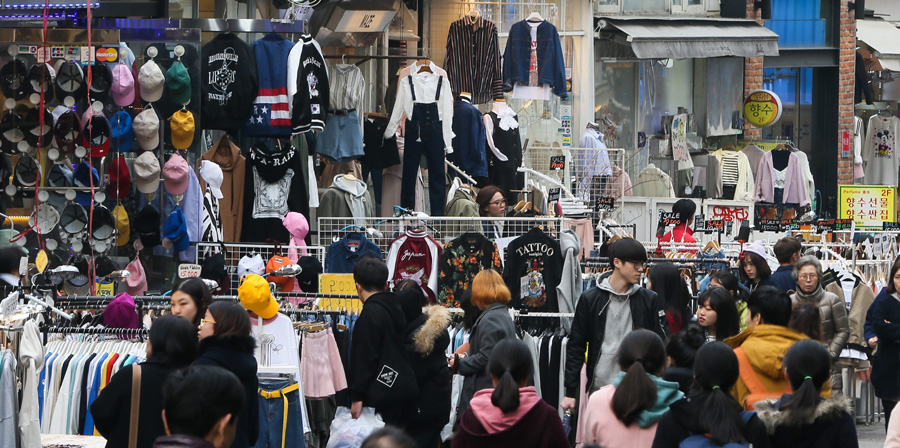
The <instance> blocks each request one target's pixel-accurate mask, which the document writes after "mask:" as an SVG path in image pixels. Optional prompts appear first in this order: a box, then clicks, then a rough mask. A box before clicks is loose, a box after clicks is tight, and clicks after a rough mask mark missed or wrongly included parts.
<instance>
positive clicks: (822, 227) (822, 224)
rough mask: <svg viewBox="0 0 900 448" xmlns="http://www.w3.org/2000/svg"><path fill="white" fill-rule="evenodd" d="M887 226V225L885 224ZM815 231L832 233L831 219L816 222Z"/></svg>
mask: <svg viewBox="0 0 900 448" xmlns="http://www.w3.org/2000/svg"><path fill="white" fill-rule="evenodd" d="M885 224H887V223H885ZM816 230H818V232H819V233H825V232H834V230H835V223H834V220H833V219H820V220H818V221H816Z"/></svg>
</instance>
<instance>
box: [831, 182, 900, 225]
mask: <svg viewBox="0 0 900 448" xmlns="http://www.w3.org/2000/svg"><path fill="white" fill-rule="evenodd" d="M896 197H897V187H895V186H892V185H840V186H838V218H842V219H852V220H854V221H856V226H857V227H859V228H864V229H874V228H877V229H882V228H884V223H885V222H894V221H896V220H897V211H896Z"/></svg>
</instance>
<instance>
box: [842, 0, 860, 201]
mask: <svg viewBox="0 0 900 448" xmlns="http://www.w3.org/2000/svg"><path fill="white" fill-rule="evenodd" d="M848 2H849V0H841V2H840V4H841V5H840V8H841V40H840V43H841V47H840V74H839V78H838V79H839V81H838V82H839V83H840V88H839V90H838V91H839V92H840V93H839V97H838V145H840V144H841V139H840V135H841V133H843V132H844V131H849V132H851V133H852V132H853V92H854V72H855V69H856V18H855V17H854V13H853V12H852V11H850V10H849V9H848V5H847V3H848ZM840 155H841V153H840V148H838V184H852V183H853V156H852V151H851V156H850V157H840Z"/></svg>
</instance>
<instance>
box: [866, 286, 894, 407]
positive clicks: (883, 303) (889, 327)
mask: <svg viewBox="0 0 900 448" xmlns="http://www.w3.org/2000/svg"><path fill="white" fill-rule="evenodd" d="M885 321H888V322H891V323H886V322H885ZM866 322H867V323H870V324H871V325H872V327H873V328H874V329H875V335H876V336H878V350H876V351H875V357H874V358H873V359H872V386H874V387H875V396H877V397H878V398H884V399H888V400H896V399H898V398H900V300H897V299H896V298H895V297H894V296H892V295H891V294H888V293H887V290H882V291H881V293H880V294H878V297H876V298H875V301H874V302H872V306H870V307H869V311H868V313H866Z"/></svg>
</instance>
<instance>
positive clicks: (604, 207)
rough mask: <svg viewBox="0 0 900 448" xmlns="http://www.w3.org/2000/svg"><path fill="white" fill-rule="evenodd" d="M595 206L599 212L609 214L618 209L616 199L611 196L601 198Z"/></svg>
mask: <svg viewBox="0 0 900 448" xmlns="http://www.w3.org/2000/svg"><path fill="white" fill-rule="evenodd" d="M594 204H595V210H597V211H598V212H609V211H612V210H613V209H615V208H616V198H614V197H611V196H600V197H598V198H597V201H596V202H595V203H594Z"/></svg>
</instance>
